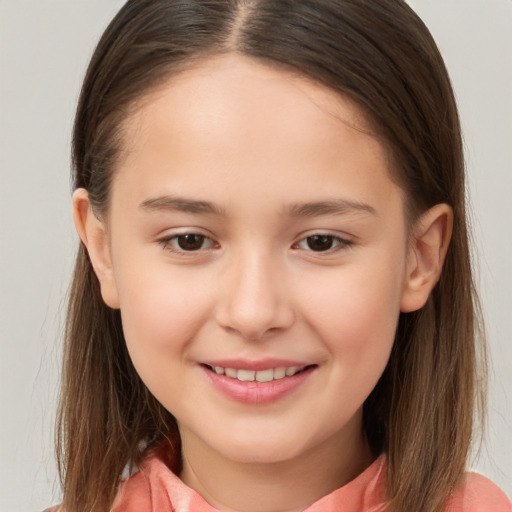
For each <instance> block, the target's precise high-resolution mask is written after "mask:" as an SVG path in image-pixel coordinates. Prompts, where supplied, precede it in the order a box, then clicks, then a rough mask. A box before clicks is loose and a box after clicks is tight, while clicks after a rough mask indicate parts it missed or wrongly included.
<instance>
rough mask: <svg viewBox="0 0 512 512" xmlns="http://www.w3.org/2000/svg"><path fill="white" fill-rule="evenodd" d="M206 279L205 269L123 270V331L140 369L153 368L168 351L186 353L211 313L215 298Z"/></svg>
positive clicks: (160, 267)
mask: <svg viewBox="0 0 512 512" xmlns="http://www.w3.org/2000/svg"><path fill="white" fill-rule="evenodd" d="M201 279H202V277H201V275H200V273H199V274H198V273H196V274H192V273H188V272H179V271H176V269H173V267H172V266H170V265H161V264H160V265H159V266H157V265H154V266H151V265H148V264H147V263H146V264H145V265H144V266H142V265H141V266H138V268H135V266H133V265H126V266H124V268H121V269H119V277H118V279H117V282H118V289H119V297H120V309H121V317H122V321H123V331H124V335H125V339H126V343H127V346H128V350H129V352H130V355H131V357H132V360H133V362H134V364H135V366H136V367H140V366H144V367H148V368H150V367H152V366H154V365H157V364H158V361H165V360H166V356H168V355H172V354H173V353H174V354H182V355H183V354H185V353H186V349H187V346H188V344H189V343H190V342H191V340H192V339H193V338H194V336H195V335H196V333H197V331H198V330H199V329H200V328H201V326H202V325H203V324H204V322H205V321H206V319H207V317H208V314H209V311H210V305H209V303H210V301H211V298H210V297H209V295H208V293H206V290H205V289H204V281H203V283H201ZM171 361H172V359H171ZM138 369H139V368H138ZM142 371H143V370H142V368H141V372H142Z"/></svg>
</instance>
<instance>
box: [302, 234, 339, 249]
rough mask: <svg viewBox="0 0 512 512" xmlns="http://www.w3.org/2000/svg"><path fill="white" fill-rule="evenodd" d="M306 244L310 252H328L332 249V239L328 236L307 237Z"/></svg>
mask: <svg viewBox="0 0 512 512" xmlns="http://www.w3.org/2000/svg"><path fill="white" fill-rule="evenodd" d="M307 244H308V247H309V248H310V249H311V250H312V251H317V252H321V251H328V250H329V249H331V248H332V244H333V237H332V236H329V235H314V236H308V238H307Z"/></svg>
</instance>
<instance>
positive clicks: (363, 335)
mask: <svg viewBox="0 0 512 512" xmlns="http://www.w3.org/2000/svg"><path fill="white" fill-rule="evenodd" d="M322 284H323V286H322ZM312 289H313V290H314V293H311V292H310V293H309V294H308V302H307V304H308V312H307V318H308V323H309V325H310V327H311V328H312V329H313V330H315V331H316V332H317V333H318V334H319V335H320V337H321V339H322V340H323V343H324V344H325V346H326V348H327V350H328V352H329V353H330V354H331V356H332V359H333V362H334V364H335V365H336V366H337V367H339V369H340V371H342V373H343V375H345V377H346V376H347V375H350V376H351V378H352V379H354V382H360V383H361V384H362V385H363V383H365V382H370V383H373V385H374V384H375V383H376V382H377V380H378V378H379V377H380V374H381V373H382V371H383V370H384V368H385V366H386V364H387V361H388V358H389V354H390V351H391V348H392V346H393V342H394V337H395V332H396V327H397V322H398V317H399V314H400V297H401V289H402V278H401V274H400V272H399V271H398V270H396V272H394V271H390V269H389V268H388V270H387V271H381V269H379V268H376V267H375V266H367V265H365V266H364V268H363V266H362V267H361V268H356V267H355V266H354V267H353V268H346V269H340V270H338V271H337V273H333V275H331V276H328V275H326V276H325V277H324V282H323V283H322V281H318V276H317V280H316V286H315V287H314V288H312ZM370 386H371V385H370ZM369 390H371V389H369Z"/></svg>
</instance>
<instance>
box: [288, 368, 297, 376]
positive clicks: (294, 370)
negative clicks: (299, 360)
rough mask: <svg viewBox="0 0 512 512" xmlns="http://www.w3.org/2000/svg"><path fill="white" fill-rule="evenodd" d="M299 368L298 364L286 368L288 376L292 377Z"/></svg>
mask: <svg viewBox="0 0 512 512" xmlns="http://www.w3.org/2000/svg"><path fill="white" fill-rule="evenodd" d="M297 370H298V368H297V367H296V366H291V367H290V368H286V376H287V377H291V376H292V375H295V374H296V373H297Z"/></svg>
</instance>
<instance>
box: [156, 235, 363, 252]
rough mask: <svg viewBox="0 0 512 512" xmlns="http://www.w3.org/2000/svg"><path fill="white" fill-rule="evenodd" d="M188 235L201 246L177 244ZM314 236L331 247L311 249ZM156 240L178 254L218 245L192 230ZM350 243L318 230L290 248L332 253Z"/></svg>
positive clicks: (349, 245)
mask: <svg viewBox="0 0 512 512" xmlns="http://www.w3.org/2000/svg"><path fill="white" fill-rule="evenodd" d="M190 236H193V237H199V238H200V239H201V240H200V241H201V244H200V245H201V246H200V247H199V248H198V249H191V250H187V249H183V248H182V247H179V245H178V244H179V239H180V238H185V237H190ZM314 238H317V239H318V238H324V239H328V240H327V242H328V243H329V242H330V244H331V247H328V248H327V249H326V250H320V251H315V250H314V249H312V248H311V247H310V246H309V243H310V242H311V241H312V239H314ZM308 241H309V242H308ZM158 242H159V243H160V244H161V245H162V247H163V248H164V249H166V250H168V251H171V252H173V253H175V254H179V255H188V254H191V255H192V254H195V253H198V252H200V251H204V250H211V249H216V248H218V247H219V245H218V244H217V243H216V242H214V241H213V240H212V239H211V238H209V237H208V236H206V235H203V234H201V233H194V232H188V233H180V234H177V235H173V236H169V237H165V238H162V239H160V240H158ZM205 242H208V243H209V245H208V247H203V245H204V243H205ZM304 243H306V244H307V245H308V246H309V249H308V248H305V247H301V244H304ZM352 245H353V242H352V241H351V240H347V239H345V238H341V237H339V236H336V235H333V234H331V233H322V232H319V233H313V234H311V235H308V236H306V237H303V238H301V239H300V240H299V241H298V242H295V243H294V244H293V245H292V249H302V250H305V251H307V252H311V253H312V254H332V253H336V252H338V251H341V250H344V249H348V248H350V247H351V246H352Z"/></svg>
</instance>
